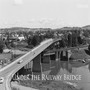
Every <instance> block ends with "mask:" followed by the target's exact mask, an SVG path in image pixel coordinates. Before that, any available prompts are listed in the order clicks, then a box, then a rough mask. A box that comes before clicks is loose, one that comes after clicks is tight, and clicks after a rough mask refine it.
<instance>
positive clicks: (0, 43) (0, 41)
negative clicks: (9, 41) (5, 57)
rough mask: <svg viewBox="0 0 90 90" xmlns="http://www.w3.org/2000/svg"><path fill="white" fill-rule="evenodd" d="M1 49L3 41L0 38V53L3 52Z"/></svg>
mask: <svg viewBox="0 0 90 90" xmlns="http://www.w3.org/2000/svg"><path fill="white" fill-rule="evenodd" d="M3 49H4V42H3V40H2V39H0V53H3Z"/></svg>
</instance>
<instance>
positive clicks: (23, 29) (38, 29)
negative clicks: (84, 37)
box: [0, 25, 90, 33]
mask: <svg viewBox="0 0 90 90" xmlns="http://www.w3.org/2000/svg"><path fill="white" fill-rule="evenodd" d="M81 29H85V30H86V29H87V30H90V25H87V26H83V27H62V28H57V29H51V28H26V27H12V28H2V29H0V32H2V33H5V32H18V31H48V30H55V31H59V30H81Z"/></svg>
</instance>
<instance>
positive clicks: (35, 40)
mask: <svg viewBox="0 0 90 90" xmlns="http://www.w3.org/2000/svg"><path fill="white" fill-rule="evenodd" d="M39 43H40V38H39V36H37V35H35V36H33V38H32V40H31V45H33V46H36V45H38V44H39Z"/></svg>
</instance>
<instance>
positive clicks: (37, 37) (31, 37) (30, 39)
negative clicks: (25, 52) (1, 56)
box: [0, 28, 90, 53]
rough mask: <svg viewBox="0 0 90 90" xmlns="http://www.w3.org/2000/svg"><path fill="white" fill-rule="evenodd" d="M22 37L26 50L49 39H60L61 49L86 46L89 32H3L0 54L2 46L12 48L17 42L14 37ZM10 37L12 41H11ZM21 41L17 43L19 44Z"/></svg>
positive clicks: (0, 41)
mask: <svg viewBox="0 0 90 90" xmlns="http://www.w3.org/2000/svg"><path fill="white" fill-rule="evenodd" d="M16 36H18V37H20V36H23V37H24V38H25V40H23V42H25V43H27V47H28V48H33V47H35V46H37V45H38V44H39V43H40V42H42V41H43V40H45V39H49V38H61V39H62V42H61V43H62V46H63V47H74V46H77V45H81V44H82V45H85V44H87V40H86V39H87V38H89V37H90V30H83V29H80V30H77V29H75V28H74V30H47V31H42V30H41V31H18V32H11V33H9V32H5V33H3V34H2V35H1V39H0V53H2V52H3V48H4V46H7V48H8V46H9V45H10V46H11V47H13V44H12V43H14V42H18V40H17V38H16V39H15V37H16ZM11 37H12V38H13V37H14V39H11ZM20 42H22V41H19V44H20Z"/></svg>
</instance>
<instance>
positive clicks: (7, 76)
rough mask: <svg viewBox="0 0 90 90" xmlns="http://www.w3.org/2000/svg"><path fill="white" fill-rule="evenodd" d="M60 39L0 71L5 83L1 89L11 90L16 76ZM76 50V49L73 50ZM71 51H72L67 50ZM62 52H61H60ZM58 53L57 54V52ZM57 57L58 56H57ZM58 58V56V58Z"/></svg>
mask: <svg viewBox="0 0 90 90" xmlns="http://www.w3.org/2000/svg"><path fill="white" fill-rule="evenodd" d="M59 40H60V39H48V40H45V41H43V42H41V43H40V44H39V45H38V46H37V47H35V48H34V49H32V50H31V51H29V52H28V53H26V54H25V55H23V56H22V57H20V58H19V59H17V60H15V61H14V62H12V63H11V64H9V65H7V66H5V67H3V68H2V69H0V78H3V79H4V81H3V83H2V84H0V89H2V90H11V84H10V81H11V79H12V78H13V76H14V74H15V73H16V72H17V71H19V70H20V69H21V68H22V67H24V66H25V65H26V64H28V63H29V62H30V61H32V60H33V59H35V57H37V56H38V55H39V54H40V53H42V52H43V51H44V50H45V49H47V48H48V47H49V46H51V45H52V44H53V43H55V42H57V41H59ZM72 49H75V48H72ZM66 50H70V49H66ZM58 51H60V50H58ZM56 53H57V52H56ZM56 55H57V54H56ZM56 57H58V56H56Z"/></svg>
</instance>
